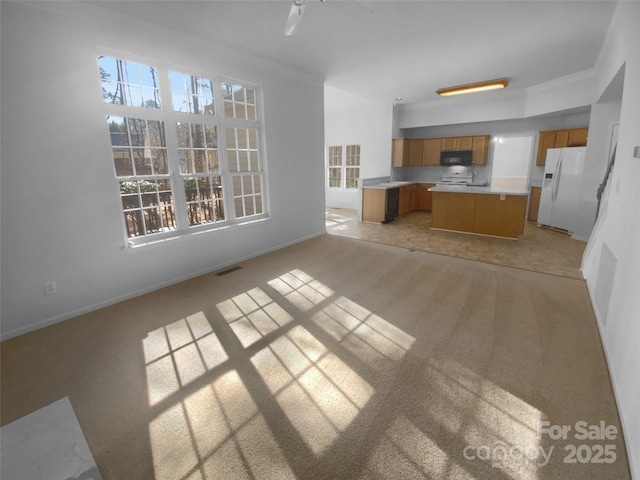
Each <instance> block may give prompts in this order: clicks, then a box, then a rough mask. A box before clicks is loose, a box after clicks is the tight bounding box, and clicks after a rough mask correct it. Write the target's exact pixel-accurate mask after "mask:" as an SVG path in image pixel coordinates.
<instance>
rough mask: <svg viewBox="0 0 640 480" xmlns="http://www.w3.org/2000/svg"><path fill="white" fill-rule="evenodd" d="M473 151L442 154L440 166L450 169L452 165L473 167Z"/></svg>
mask: <svg viewBox="0 0 640 480" xmlns="http://www.w3.org/2000/svg"><path fill="white" fill-rule="evenodd" d="M472 154H473V152H472V151H471V150H448V151H444V152H440V165H443V166H446V167H449V166H451V165H471V162H472Z"/></svg>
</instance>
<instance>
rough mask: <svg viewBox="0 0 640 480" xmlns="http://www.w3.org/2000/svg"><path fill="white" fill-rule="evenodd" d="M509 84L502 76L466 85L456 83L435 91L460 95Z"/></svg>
mask: <svg viewBox="0 0 640 480" xmlns="http://www.w3.org/2000/svg"><path fill="white" fill-rule="evenodd" d="M507 85H509V82H507V80H506V79H504V78H499V79H497V80H488V81H486V82H478V83H469V84H467V85H458V86H457V87H447V88H441V89H440V90H436V93H437V94H438V95H440V96H443V97H450V96H452V95H462V94H463V93H475V92H486V91H487V90H497V89H499V88H505V87H506V86H507Z"/></svg>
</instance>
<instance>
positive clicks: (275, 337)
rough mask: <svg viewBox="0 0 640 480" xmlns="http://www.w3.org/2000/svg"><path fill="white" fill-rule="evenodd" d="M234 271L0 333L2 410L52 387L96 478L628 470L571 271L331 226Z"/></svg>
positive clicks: (44, 396) (594, 337) (503, 475)
mask: <svg viewBox="0 0 640 480" xmlns="http://www.w3.org/2000/svg"><path fill="white" fill-rule="evenodd" d="M240 266H241V267H242V268H241V269H238V270H235V271H230V272H228V273H226V274H224V275H221V276H218V275H215V274H210V275H205V276H202V277H199V278H196V279H193V280H190V281H187V282H183V283H181V284H178V285H175V286H172V287H169V288H165V289H163V290H160V291H157V292H154V293H151V294H149V295H145V296H143V297H139V298H136V299H133V300H130V301H126V302H123V303H121V304H118V305H114V306H112V307H108V308H105V309H102V310H100V311H96V312H93V313H90V314H87V315H83V316H81V317H78V318H75V319H72V320H69V321H66V322H63V323H60V324H57V325H54V326H52V327H49V328H45V329H42V330H39V331H36V332H33V333H30V334H27V335H23V336H20V337H17V338H14V339H11V340H8V341H5V342H3V343H2V345H1V348H2V372H1V373H2V397H1V400H2V403H1V408H2V410H1V415H2V423H3V424H6V423H8V422H11V421H13V420H15V419H17V418H19V417H21V416H23V415H26V414H28V413H30V412H32V411H34V410H36V409H38V408H40V407H42V406H44V405H47V404H48V403H50V402H52V401H54V400H56V399H58V398H60V397H63V396H69V398H70V399H71V402H72V403H73V405H74V408H75V411H76V415H77V417H78V420H79V422H80V425H81V426H82V429H83V431H84V433H85V436H86V438H87V441H88V444H89V446H90V448H91V450H92V452H93V454H94V457H95V460H96V463H97V465H98V468H99V469H100V471H101V473H102V475H103V477H104V478H105V479H113V480H122V479H141V480H142V479H145V480H146V479H154V478H155V479H175V480H178V479H180V480H183V479H184V480H187V479H189V480H193V479H205V478H206V479H235V478H254V479H266V478H275V479H285V478H300V479H394V480H397V479H411V478H417V479H497V480H502V479H504V480H507V479H531V480H534V479H535V480H544V479H587V478H588V479H616V480H619V479H627V478H630V476H629V470H628V463H627V457H626V453H625V448H624V443H623V439H622V435H621V432H620V423H619V419H618V415H617V410H616V405H615V401H614V397H613V394H612V389H611V385H610V379H609V376H608V372H607V367H606V364H605V359H604V356H603V352H602V349H601V345H600V341H599V337H598V331H597V328H596V324H595V319H594V315H593V312H592V309H591V306H590V303H589V300H588V297H587V292H586V288H585V284H584V282H583V281H581V280H576V279H570V278H563V277H558V276H553V275H545V274H541V273H536V272H529V271H523V270H518V269H513V268H507V267H501V266H495V265H489V264H485V263H479V262H474V261H468V260H462V259H457V258H451V257H445V256H439V255H433V254H429V253H425V252H418V251H414V252H411V251H409V250H406V249H401V248H396V247H391V246H385V245H376V244H372V243H368V242H361V241H357V240H352V239H348V238H340V237H336V236H331V235H325V236H322V237H319V238H316V239H313V240H309V241H306V242H303V243H300V244H297V245H294V246H291V247H288V248H286V249H283V250H280V251H277V252H274V253H271V254H268V255H264V256H261V257H258V258H255V259H253V260H250V261H247V262H243V263H242V264H241V265H240ZM539 422H548V425H549V426H550V427H555V426H557V427H558V428H561V426H563V425H567V426H571V429H572V430H571V431H570V433H569V434H568V435H567V438H566V439H562V438H559V439H554V438H552V437H551V436H550V435H549V434H547V433H545V432H544V431H542V432H541V431H540V430H539V427H538V426H539ZM576 422H585V425H588V426H591V425H600V422H604V424H605V425H606V426H611V428H615V429H616V430H617V432H618V434H617V435H616V438H615V439H607V440H579V439H576V438H575V433H576V430H575V425H576ZM571 445H573V448H575V449H576V450H577V449H578V448H580V453H579V455H580V456H579V457H571V456H570V454H571V448H572V447H571ZM581 445H586V447H581ZM600 448H601V449H602V450H603V452H604V451H605V450H606V451H607V452H608V454H607V455H608V456H607V457H603V456H600V457H598V460H603V461H602V462H601V463H595V462H593V461H592V460H593V459H594V458H595V457H596V455H597V454H598V451H599V449H600ZM587 450H588V451H587ZM612 453H613V454H614V455H615V458H614V459H613V457H612V456H611V454H612ZM587 455H589V457H588V460H589V461H588V462H587V461H583V460H585V459H587ZM573 458H578V460H579V461H576V462H575V463H566V462H565V460H567V459H568V460H572V459H573ZM605 459H606V460H607V461H606V462H605V461H604V460H605Z"/></svg>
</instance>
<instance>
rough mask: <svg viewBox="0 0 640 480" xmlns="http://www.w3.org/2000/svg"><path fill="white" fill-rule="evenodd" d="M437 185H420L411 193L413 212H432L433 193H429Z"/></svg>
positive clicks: (414, 187) (416, 185)
mask: <svg viewBox="0 0 640 480" xmlns="http://www.w3.org/2000/svg"><path fill="white" fill-rule="evenodd" d="M431 187H435V183H418V184H415V185H413V190H412V192H411V210H421V211H425V212H430V211H431V202H432V193H431V192H430V191H429V189H430V188H431Z"/></svg>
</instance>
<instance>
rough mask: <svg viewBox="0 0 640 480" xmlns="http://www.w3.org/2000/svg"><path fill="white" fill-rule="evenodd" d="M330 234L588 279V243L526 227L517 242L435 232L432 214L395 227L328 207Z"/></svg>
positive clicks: (412, 217) (406, 217)
mask: <svg viewBox="0 0 640 480" xmlns="http://www.w3.org/2000/svg"><path fill="white" fill-rule="evenodd" d="M325 212H326V225H327V233H330V234H332V235H340V236H344V237H350V238H357V239H360V240H367V241H371V242H375V243H383V244H386V245H395V246H398V247H403V248H409V249H413V250H421V251H426V252H431V253H438V254H442V255H450V256H454V257H460V258H466V259H469V260H477V261H480V262H486V263H494V264H498V265H504V266H508V267H515V268H521V269H524V270H531V271H535V272H542V273H548V274H552V275H560V276H563V277H570V278H578V279H583V278H584V277H583V276H582V272H581V271H580V265H581V262H582V254H583V252H584V249H585V247H586V245H587V244H586V243H585V242H583V241H580V240H576V239H573V238H571V237H570V236H569V235H567V234H565V233H562V232H557V231H554V230H549V229H546V228H540V227H538V226H537V225H536V224H535V223H530V222H525V228H524V235H522V237H520V238H519V239H518V240H510V239H502V238H495V237H486V236H481V235H471V234H465V233H456V232H445V231H439V230H432V229H431V213H430V212H412V213H408V214H406V215H403V216H401V217H398V218H397V219H395V220H394V221H393V222H391V223H387V224H378V223H369V222H358V220H357V212H356V210H353V209H345V208H333V207H326V209H325Z"/></svg>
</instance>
